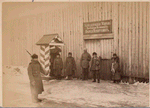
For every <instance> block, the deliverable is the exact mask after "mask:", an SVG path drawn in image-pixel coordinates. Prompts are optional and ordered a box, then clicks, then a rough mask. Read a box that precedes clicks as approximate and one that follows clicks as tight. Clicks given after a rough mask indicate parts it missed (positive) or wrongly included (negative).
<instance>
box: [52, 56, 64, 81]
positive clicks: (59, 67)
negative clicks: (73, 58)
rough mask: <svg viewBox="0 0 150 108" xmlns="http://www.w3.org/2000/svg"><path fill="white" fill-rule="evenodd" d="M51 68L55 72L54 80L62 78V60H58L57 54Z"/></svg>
mask: <svg viewBox="0 0 150 108" xmlns="http://www.w3.org/2000/svg"><path fill="white" fill-rule="evenodd" d="M53 68H54V70H55V76H56V78H57V79H59V80H60V79H61V77H62V76H61V74H62V69H63V61H62V58H60V54H57V56H56V58H55V60H54V64H53Z"/></svg>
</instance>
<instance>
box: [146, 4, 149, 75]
mask: <svg viewBox="0 0 150 108" xmlns="http://www.w3.org/2000/svg"><path fill="white" fill-rule="evenodd" d="M146 7H147V8H146V9H147V11H146V12H147V14H146V15H147V16H146V21H147V23H146V25H147V26H146V27H147V29H146V32H147V38H146V40H147V41H146V46H147V47H146V75H148V76H147V77H149V65H150V64H149V40H150V32H149V25H150V21H149V18H150V11H149V10H150V3H147V6H146Z"/></svg>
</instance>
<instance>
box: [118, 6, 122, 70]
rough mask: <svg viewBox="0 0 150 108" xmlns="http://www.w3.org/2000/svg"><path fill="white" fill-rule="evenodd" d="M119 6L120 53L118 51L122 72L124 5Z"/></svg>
mask: <svg viewBox="0 0 150 108" xmlns="http://www.w3.org/2000/svg"><path fill="white" fill-rule="evenodd" d="M118 5H119V7H118V8H119V12H118V15H119V18H118V21H119V32H118V35H119V36H118V41H119V51H118V54H117V55H118V56H119V57H120V60H119V61H120V67H121V70H122V55H121V54H122V46H121V45H122V44H121V43H122V4H121V3H118Z"/></svg>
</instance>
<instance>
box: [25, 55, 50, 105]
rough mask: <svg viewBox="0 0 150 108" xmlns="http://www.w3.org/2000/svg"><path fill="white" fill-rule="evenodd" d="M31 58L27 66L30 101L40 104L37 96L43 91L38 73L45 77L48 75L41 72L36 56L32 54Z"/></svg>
mask: <svg viewBox="0 0 150 108" xmlns="http://www.w3.org/2000/svg"><path fill="white" fill-rule="evenodd" d="M31 57H32V60H31V62H30V63H29V66H28V76H29V80H30V89H31V95H32V101H33V102H35V103H36V102H41V100H40V99H38V94H41V93H42V92H43V91H44V88H43V83H42V78H41V75H40V72H41V73H43V74H46V75H48V72H45V71H44V70H43V68H42V66H41V64H40V63H39V61H38V55H36V54H33V55H32V56H31Z"/></svg>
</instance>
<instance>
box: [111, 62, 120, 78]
mask: <svg viewBox="0 0 150 108" xmlns="http://www.w3.org/2000/svg"><path fill="white" fill-rule="evenodd" d="M111 70H112V71H113V70H114V72H112V73H113V74H112V79H113V80H120V79H121V76H120V71H119V63H118V62H116V63H115V62H113V63H112V69H111Z"/></svg>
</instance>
